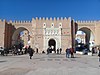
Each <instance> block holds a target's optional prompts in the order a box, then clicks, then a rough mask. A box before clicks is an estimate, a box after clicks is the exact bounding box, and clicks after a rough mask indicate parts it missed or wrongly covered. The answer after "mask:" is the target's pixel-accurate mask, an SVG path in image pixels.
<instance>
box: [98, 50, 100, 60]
mask: <svg viewBox="0 0 100 75" xmlns="http://www.w3.org/2000/svg"><path fill="white" fill-rule="evenodd" d="M98 51H99V52H98V56H99V62H100V48H98Z"/></svg>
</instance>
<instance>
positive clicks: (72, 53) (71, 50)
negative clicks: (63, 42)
mask: <svg viewBox="0 0 100 75" xmlns="http://www.w3.org/2000/svg"><path fill="white" fill-rule="evenodd" d="M70 53H71V58H74V50H73V48H70Z"/></svg>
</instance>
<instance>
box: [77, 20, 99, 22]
mask: <svg viewBox="0 0 100 75" xmlns="http://www.w3.org/2000/svg"><path fill="white" fill-rule="evenodd" d="M75 22H76V23H96V22H100V20H98V21H95V20H94V21H92V20H91V21H82V20H81V21H75Z"/></svg>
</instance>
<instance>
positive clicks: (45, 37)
mask: <svg viewBox="0 0 100 75" xmlns="http://www.w3.org/2000/svg"><path fill="white" fill-rule="evenodd" d="M0 28H1V29H0V35H1V36H0V40H1V41H0V46H3V47H6V48H11V46H12V45H13V44H17V43H19V42H23V43H24V45H31V47H32V48H34V49H36V48H38V50H39V52H40V53H41V52H42V51H45V52H46V50H47V48H48V46H50V47H54V51H55V50H56V49H57V48H62V50H63V51H62V52H65V50H66V48H67V47H73V48H74V49H75V38H76V32H77V31H78V30H82V31H84V32H85V33H86V35H87V36H86V42H87V43H89V42H90V40H92V41H93V42H94V44H95V46H96V45H100V41H99V39H100V35H99V32H100V21H74V20H71V18H70V17H69V18H66V17H65V18H62V17H61V18H59V17H58V18H44V17H43V18H37V17H36V19H34V18H32V21H9V22H7V21H5V20H3V21H2V20H0ZM23 32H24V33H23ZM91 32H92V33H91ZM22 33H23V34H24V35H22ZM92 34H93V35H92ZM19 35H20V36H19ZM25 36H27V37H25ZM91 36H92V38H91ZM19 38H20V39H21V40H19ZM22 38H23V39H22ZM25 39H26V40H25Z"/></svg>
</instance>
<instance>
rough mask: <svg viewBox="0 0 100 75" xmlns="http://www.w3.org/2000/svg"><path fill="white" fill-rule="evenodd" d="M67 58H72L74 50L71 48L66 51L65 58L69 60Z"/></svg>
mask: <svg viewBox="0 0 100 75" xmlns="http://www.w3.org/2000/svg"><path fill="white" fill-rule="evenodd" d="M69 56H71V58H74V49H73V48H67V49H66V58H69Z"/></svg>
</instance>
